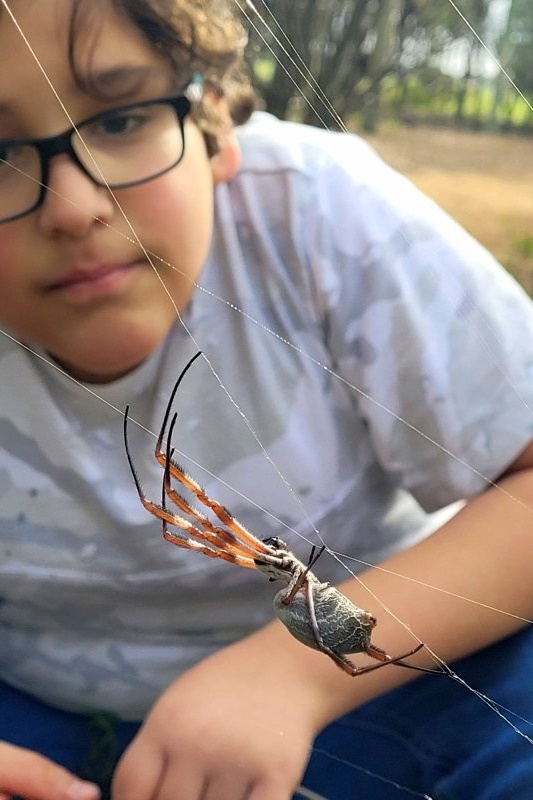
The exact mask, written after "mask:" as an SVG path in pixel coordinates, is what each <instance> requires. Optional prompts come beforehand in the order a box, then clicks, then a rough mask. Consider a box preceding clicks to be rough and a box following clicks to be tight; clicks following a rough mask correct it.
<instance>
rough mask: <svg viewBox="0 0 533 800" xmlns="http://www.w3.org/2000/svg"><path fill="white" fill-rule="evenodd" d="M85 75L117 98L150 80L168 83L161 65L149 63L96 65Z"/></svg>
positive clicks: (126, 94)
mask: <svg viewBox="0 0 533 800" xmlns="http://www.w3.org/2000/svg"><path fill="white" fill-rule="evenodd" d="M87 77H88V80H87V84H88V85H90V86H95V87H97V89H98V90H100V91H102V92H103V93H104V94H105V95H111V96H112V97H117V98H122V97H127V96H128V95H130V94H132V95H133V94H134V93H135V92H138V91H140V90H141V89H143V88H144V87H145V86H146V85H149V84H150V82H152V81H153V82H154V83H155V84H156V85H158V84H163V83H164V84H167V83H168V77H167V76H166V75H164V74H162V70H161V67H156V66H152V65H149V64H116V65H114V66H112V67H108V68H100V69H99V68H97V67H96V68H94V69H92V70H91V72H90V74H89V75H88V76H87ZM0 109H1V106H0Z"/></svg>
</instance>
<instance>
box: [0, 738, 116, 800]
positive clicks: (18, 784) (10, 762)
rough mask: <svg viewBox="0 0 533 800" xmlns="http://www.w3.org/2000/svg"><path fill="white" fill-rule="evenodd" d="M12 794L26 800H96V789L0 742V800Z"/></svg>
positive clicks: (35, 757)
mask: <svg viewBox="0 0 533 800" xmlns="http://www.w3.org/2000/svg"><path fill="white" fill-rule="evenodd" d="M12 794H16V795H23V796H24V797H25V798H27V800H98V798H99V797H100V791H99V789H98V787H97V786H95V785H94V784H92V783H87V782H86V781H80V780H79V779H78V778H76V777H75V776H74V775H72V774H71V773H70V772H68V770H66V769H64V768H63V767H60V766H59V765H58V764H55V763H54V762H53V761H50V759H48V758H45V757H44V756H41V755H39V754H38V753H34V752H32V751H31V750H25V749H24V748H22V747H16V746H15V745H12V744H8V743H7V742H0V800H2V798H9V797H11V795H12Z"/></svg>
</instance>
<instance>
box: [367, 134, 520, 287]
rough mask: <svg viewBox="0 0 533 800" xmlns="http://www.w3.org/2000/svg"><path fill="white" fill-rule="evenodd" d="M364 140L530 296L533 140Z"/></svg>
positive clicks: (402, 137) (381, 137)
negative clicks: (516, 280)
mask: <svg viewBox="0 0 533 800" xmlns="http://www.w3.org/2000/svg"><path fill="white" fill-rule="evenodd" d="M366 138H367V139H368V141H369V142H370V143H371V144H372V146H373V147H374V148H375V149H376V150H377V151H378V152H379V153H380V154H381V155H382V156H383V158H385V160H386V161H388V162H389V163H390V164H392V166H394V167H396V169H398V170H399V171H400V172H403V173H404V174H405V175H407V176H408V177H409V178H410V179H411V180H413V181H414V182H415V183H416V184H417V185H418V186H419V187H420V188H421V189H422V190H423V191H424V192H426V194H428V195H429V196H430V197H432V198H433V199H434V200H436V201H437V202H438V203H439V204H440V205H441V206H442V207H443V208H444V209H446V211H448V213H450V214H451V215H452V216H453V217H455V219H457V220H458V221H459V222H460V223H461V224H462V225H463V226H464V227H465V228H466V229H467V230H469V231H470V233H472V234H473V235H474V236H475V237H476V238H477V239H479V241H480V242H482V243H483V244H484V245H485V246H486V247H487V248H488V249H489V250H490V251H491V252H492V253H494V255H495V256H496V257H497V258H498V259H499V260H500V261H501V262H502V263H503V264H504V265H505V266H506V267H507V268H508V269H509V270H510V271H511V272H512V273H513V274H514V275H515V276H516V277H517V278H518V280H520V281H521V282H522V284H523V285H524V286H525V288H526V289H527V291H528V292H529V293H530V294H532V295H533V139H525V138H518V137H514V136H500V135H492V134H484V133H467V132H457V131H450V130H440V129H429V128H388V129H387V128H384V129H383V130H381V131H380V132H379V133H378V134H377V135H374V136H367V137H366Z"/></svg>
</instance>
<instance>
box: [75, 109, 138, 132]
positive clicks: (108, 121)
mask: <svg viewBox="0 0 533 800" xmlns="http://www.w3.org/2000/svg"><path fill="white" fill-rule="evenodd" d="M153 116H154V114H153V112H152V111H151V109H146V110H143V111H141V110H140V109H139V110H131V111H128V112H127V113H124V114H117V115H114V116H109V117H105V118H104V119H101V120H96V121H95V122H93V123H91V124H90V125H88V126H87V127H86V128H84V133H85V136H87V135H89V136H95V137H99V138H103V137H109V138H120V137H127V136H134V135H135V134H138V133H140V132H141V131H142V129H143V128H145V127H146V125H148V124H149V123H150V122H152V121H153Z"/></svg>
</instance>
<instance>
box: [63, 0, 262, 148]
mask: <svg viewBox="0 0 533 800" xmlns="http://www.w3.org/2000/svg"><path fill="white" fill-rule="evenodd" d="M105 7H107V8H109V7H111V8H113V10H114V11H115V12H117V13H118V14H120V15H121V16H123V17H126V18H127V19H129V20H130V22H132V23H133V25H135V27H136V28H137V29H138V30H139V31H140V32H141V34H142V36H143V37H144V39H145V40H146V41H147V42H148V44H149V45H150V47H152V48H154V50H156V51H157V53H158V55H160V56H162V57H163V58H165V59H167V60H168V62H169V64H170V65H171V68H172V70H173V71H175V72H176V74H177V75H180V76H188V77H189V78H190V77H192V75H193V73H194V72H196V71H198V72H200V73H201V74H202V75H203V77H204V81H205V83H206V86H208V87H209V88H210V89H211V92H206V94H205V96H204V99H203V100H202V101H201V102H200V103H198V104H196V105H195V107H194V109H193V118H194V120H195V122H196V123H197V125H198V127H199V128H200V130H201V131H202V133H203V136H204V139H205V143H206V147H207V152H208V154H209V155H210V156H212V155H214V154H215V153H217V152H218V150H219V138H220V133H221V130H222V125H223V120H222V118H221V116H220V112H219V110H218V104H217V102H216V99H217V97H218V98H220V97H224V98H225V100H226V102H227V105H228V108H229V111H230V114H231V117H232V120H233V122H234V123H235V124H237V125H238V124H242V123H243V122H246V120H247V119H248V117H249V116H250V114H251V113H252V111H253V109H254V107H255V105H256V97H255V94H254V91H253V89H252V86H251V83H250V81H249V79H248V74H247V71H246V69H245V65H244V49H245V46H246V42H247V34H246V31H245V29H244V27H243V25H242V23H241V22H240V20H239V19H238V18H237V15H236V13H235V10H234V9H235V3H234V2H233V0H97V1H95V0H73V11H72V16H71V20H70V32H69V60H70V65H71V69H72V72H73V74H74V76H75V78H76V81H77V83H78V85H79V86H80V87H81V88H83V89H84V90H86V91H90V92H92V93H96V94H98V87H97V86H95V85H94V84H92V83H91V78H90V74H87V72H86V71H85V70H81V69H80V68H79V65H77V61H76V42H77V40H78V35H79V34H80V33H81V32H82V31H83V30H84V29H85V28H86V25H85V23H86V21H87V15H90V16H91V20H94V19H95V15H97V14H98V10H99V9H100V10H102V9H104V8H105Z"/></svg>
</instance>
